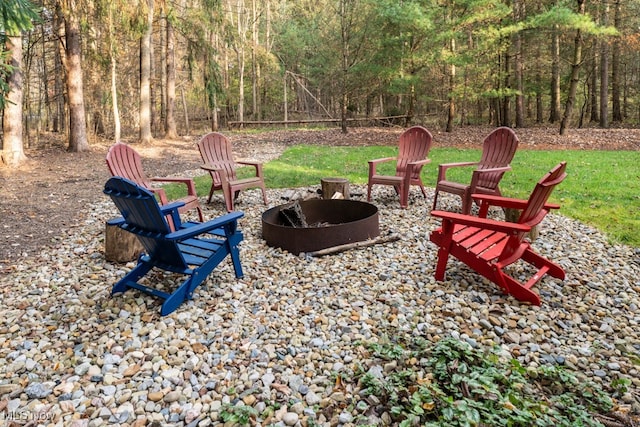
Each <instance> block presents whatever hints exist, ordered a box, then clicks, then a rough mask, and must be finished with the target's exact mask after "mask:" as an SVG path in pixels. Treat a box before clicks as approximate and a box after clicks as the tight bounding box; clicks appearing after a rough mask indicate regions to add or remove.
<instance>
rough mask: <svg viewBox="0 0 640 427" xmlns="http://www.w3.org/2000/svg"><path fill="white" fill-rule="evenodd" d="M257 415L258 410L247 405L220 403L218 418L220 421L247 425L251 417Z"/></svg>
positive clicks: (253, 417)
mask: <svg viewBox="0 0 640 427" xmlns="http://www.w3.org/2000/svg"><path fill="white" fill-rule="evenodd" d="M257 415H258V411H257V410H256V409H255V408H253V407H251V406H248V405H230V404H225V405H222V408H221V409H220V418H221V419H222V421H224V422H225V423H226V422H232V423H237V424H240V425H243V426H244V425H248V424H249V422H250V421H251V420H252V419H255V417H256V416H257Z"/></svg>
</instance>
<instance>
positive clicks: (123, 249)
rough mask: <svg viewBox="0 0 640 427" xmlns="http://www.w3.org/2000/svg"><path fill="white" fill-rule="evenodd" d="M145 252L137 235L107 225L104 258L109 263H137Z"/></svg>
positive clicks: (115, 226)
mask: <svg viewBox="0 0 640 427" xmlns="http://www.w3.org/2000/svg"><path fill="white" fill-rule="evenodd" d="M143 251H144V248H143V247H142V245H141V244H140V241H139V240H138V238H137V237H136V235H135V234H133V233H129V232H127V231H124V230H123V229H121V228H120V227H118V226H117V225H109V223H105V235H104V257H105V259H106V260H107V261H109V262H118V263H124V262H129V261H135V260H136V259H138V256H140V254H141V253H142V252H143Z"/></svg>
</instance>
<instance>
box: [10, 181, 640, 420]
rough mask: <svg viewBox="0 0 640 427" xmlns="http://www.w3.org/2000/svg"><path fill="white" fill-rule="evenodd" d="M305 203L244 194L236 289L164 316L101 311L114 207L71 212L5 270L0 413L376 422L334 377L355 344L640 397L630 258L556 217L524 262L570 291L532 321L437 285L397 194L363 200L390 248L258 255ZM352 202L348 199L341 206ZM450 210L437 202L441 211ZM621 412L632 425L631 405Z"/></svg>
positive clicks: (416, 214) (381, 416)
mask: <svg viewBox="0 0 640 427" xmlns="http://www.w3.org/2000/svg"><path fill="white" fill-rule="evenodd" d="M317 190H318V188H315V187H313V188H308V189H297V190H296V191H291V190H286V191H285V190H269V192H268V196H269V199H270V204H269V206H266V207H265V206H264V205H263V204H262V203H261V197H260V193H259V192H258V191H257V190H248V191H245V192H243V193H242V194H241V196H240V199H239V201H238V202H237V204H236V209H238V210H242V211H244V213H245V217H244V218H243V219H241V220H240V227H241V229H242V231H243V233H244V237H245V239H244V241H243V242H242V244H241V246H240V248H241V259H242V264H243V268H244V272H245V276H244V278H242V279H240V280H237V279H236V278H235V276H234V273H233V268H232V266H231V264H230V263H229V262H226V261H225V262H223V263H222V264H221V265H220V266H219V267H218V268H217V269H216V271H215V272H214V273H213V274H212V275H211V276H210V277H209V279H208V280H207V281H206V282H205V283H204V284H203V285H202V286H200V287H199V288H198V289H197V290H196V293H195V296H194V299H193V300H191V301H188V302H186V303H184V304H183V305H181V306H180V308H179V309H178V310H177V311H175V312H174V313H172V314H171V315H169V316H165V317H161V316H160V315H159V302H158V301H157V300H156V299H154V298H152V297H150V296H147V295H142V294H140V293H139V292H137V291H129V292H127V293H125V294H123V295H119V296H114V297H111V296H110V290H111V286H112V285H113V283H115V282H116V281H117V280H118V278H120V277H122V276H123V275H124V274H126V272H127V271H129V270H130V269H131V268H132V267H133V266H134V265H135V262H129V263H126V264H113V263H109V262H106V261H105V259H104V256H103V250H104V222H105V221H106V220H108V219H110V218H112V217H114V216H116V215H117V211H116V210H115V208H114V207H113V206H112V204H111V202H110V200H108V199H106V197H105V200H103V201H100V202H98V203H96V204H94V205H92V206H88V207H87V209H86V211H83V212H79V213H78V214H77V215H76V217H75V218H76V224H74V225H73V226H71V227H69V228H68V230H65V234H64V236H63V237H61V238H56V239H53V240H52V242H51V246H50V247H46V248H43V249H42V251H41V253H40V254H38V255H37V256H35V257H30V258H26V257H25V258H22V259H21V260H20V262H18V263H16V264H15V265H11V266H4V271H7V272H8V274H4V275H3V276H2V277H0V290H1V292H2V305H1V307H0V404H5V411H10V413H12V414H21V415H23V416H27V417H31V419H32V420H36V421H37V423H38V425H47V426H49V425H50V426H86V427H97V426H106V425H123V426H125V425H126V426H143V425H162V426H191V425H194V426H195V425H198V426H206V425H229V424H228V423H227V424H225V421H224V417H223V415H224V414H225V413H226V412H225V411H229V408H234V410H235V411H237V413H245V412H242V411H243V410H244V411H246V413H247V414H249V413H250V414H252V415H251V416H252V417H253V419H254V422H255V423H256V425H263V426H266V425H284V426H305V425H312V424H313V423H315V425H326V426H330V425H331V426H333V425H345V426H346V425H354V423H356V422H357V421H358V420H359V419H362V414H363V413H365V412H366V413H367V414H369V420H370V421H374V422H376V423H384V422H388V421H389V420H390V415H389V414H388V413H372V412H371V411H372V409H371V408H375V407H376V405H375V402H373V401H371V400H369V401H365V400H362V399H360V398H359V396H358V395H357V390H352V389H345V390H340V389H336V387H335V385H336V384H335V377H336V373H338V372H341V373H343V374H344V373H348V372H350V371H352V370H353V369H354V368H355V366H356V365H357V364H363V365H364V366H368V364H369V363H370V361H368V360H366V358H367V355H366V354H364V353H363V352H362V351H360V348H359V347H358V345H357V343H358V342H377V341H380V340H382V339H383V338H384V337H385V336H399V335H406V336H414V337H422V338H425V339H427V340H430V341H436V340H439V339H441V338H443V337H445V336H453V337H456V338H458V339H462V340H465V341H466V342H468V343H470V344H471V345H473V346H475V347H480V346H495V345H497V346H500V348H502V349H503V351H504V353H505V354H506V355H509V356H511V357H515V358H517V359H518V360H519V361H520V362H521V363H522V364H523V365H524V366H526V367H528V368H534V367H538V366H540V365H543V364H558V365H563V366H565V367H567V368H569V369H571V370H573V371H576V372H578V373H579V374H580V375H582V376H583V377H584V378H589V379H592V380H596V381H598V382H601V383H603V384H609V383H611V381H613V380H615V379H620V378H624V379H628V380H630V381H631V384H632V385H631V387H630V388H631V389H632V390H633V389H635V390H637V389H638V388H640V372H639V370H638V367H637V364H636V363H634V360H638V358H639V357H640V344H639V343H640V336H639V334H640V327H639V324H640V310H639V308H638V304H639V303H638V301H639V299H638V293H639V292H640V249H638V248H633V247H629V246H624V245H611V244H609V243H608V242H607V240H606V238H605V236H603V235H602V234H601V233H599V232H598V231H597V230H595V229H593V228H592V227H589V226H587V225H585V224H582V223H580V222H578V221H574V220H570V219H568V218H566V217H564V216H562V210H561V211H560V213H559V214H552V215H549V216H548V217H547V218H546V219H545V221H544V222H543V224H542V226H541V230H540V231H541V232H540V236H539V237H538V239H537V240H536V241H535V242H534V247H535V248H536V250H537V251H538V252H539V253H541V254H542V255H544V256H547V257H549V258H551V259H553V260H554V261H556V262H558V263H559V264H560V265H562V266H563V268H565V269H566V273H567V277H566V279H565V280H564V281H560V280H556V279H553V278H550V277H547V278H545V279H544V280H543V281H542V282H541V283H540V284H539V285H538V286H537V287H536V288H535V289H536V290H537V291H538V292H540V294H541V296H542V301H543V304H542V306H541V307H534V306H530V305H526V304H521V303H519V302H518V301H516V300H515V299H513V298H511V297H509V296H506V295H503V294H502V293H501V292H500V291H499V289H498V288H497V287H496V286H495V285H493V284H492V283H490V282H488V281H487V280H485V279H483V278H482V277H481V276H479V275H477V274H475V273H474V272H473V271H471V270H470V269H468V268H467V267H465V266H464V265H462V264H461V263H459V262H457V261H456V260H454V259H451V260H450V261H449V264H448V270H447V278H446V280H445V281H443V282H437V281H436V280H435V279H434V277H433V271H434V266H435V260H436V248H435V246H434V245H433V244H431V243H430V241H429V239H428V236H429V233H430V231H431V230H433V229H435V228H436V227H437V226H438V224H439V222H438V221H437V220H436V219H434V218H432V217H430V215H429V209H430V203H431V200H432V199H431V197H432V196H433V192H432V191H431V192H430V193H429V197H427V198H426V199H424V198H423V197H422V196H421V195H420V193H419V192H418V191H413V190H412V192H411V197H410V205H409V208H408V209H400V208H399V203H398V199H397V196H396V195H395V194H394V193H393V190H392V189H390V188H384V187H380V188H376V187H374V193H373V201H372V202H373V203H374V204H375V205H376V206H377V207H378V208H379V214H380V229H381V234H382V235H387V234H391V233H398V234H399V235H400V236H401V239H400V240H399V241H396V242H393V243H386V244H379V245H374V246H369V247H366V248H363V249H357V250H351V251H347V252H343V253H340V254H336V255H331V256H324V257H315V258H314V257H299V256H298V255H297V254H289V253H287V252H285V251H282V250H280V249H276V248H271V247H269V246H267V245H266V244H265V242H264V241H263V240H262V238H261V214H262V212H263V211H264V210H266V209H267V208H269V207H272V206H276V205H279V204H282V203H285V202H286V200H285V199H284V198H283V197H291V196H292V195H295V194H297V195H300V196H302V197H306V196H309V195H312V194H316V193H317ZM365 194H366V188H364V187H363V186H357V185H352V186H351V195H352V198H354V199H360V200H363V199H364V195H365ZM202 204H203V206H204V207H205V212H206V216H207V217H208V218H214V217H216V216H219V215H222V214H223V213H224V205H223V202H222V198H221V196H220V195H219V194H218V195H217V197H214V199H213V202H212V203H211V204H209V205H207V204H206V203H205V200H204V199H203V200H202ZM458 205H459V200H456V199H455V198H453V197H450V198H447V197H446V196H443V197H442V206H441V208H444V209H452V210H453V209H456V208H457V206H458ZM492 214H493V215H500V213H495V212H494V213H492ZM514 270H515V271H516V274H517V275H519V276H523V277H524V276H526V275H527V274H528V273H529V271H528V269H527V267H526V266H523V265H516V266H515V267H514ZM146 280H148V281H149V282H153V283H162V284H163V285H164V286H166V287H171V286H172V285H173V284H175V283H179V280H180V278H179V277H174V276H172V275H171V274H167V273H162V272H153V273H151V274H150V275H149V276H148V277H147V279H146ZM380 370H381V371H380V374H381V375H382V373H383V372H385V371H388V370H393V366H391V365H388V366H381V367H380ZM350 403H353V405H350ZM621 404H623V405H627V406H628V407H629V408H631V410H636V411H637V410H638V406H639V405H638V395H637V394H634V393H627V394H625V396H624V398H623V401H622V402H621Z"/></svg>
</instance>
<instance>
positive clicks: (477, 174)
mask: <svg viewBox="0 0 640 427" xmlns="http://www.w3.org/2000/svg"><path fill="white" fill-rule="evenodd" d="M510 170H511V166H508V165H507V166H502V167H498V168H488V169H476V170H474V171H473V174H472V175H471V184H470V188H471V192H474V191H475V189H476V187H477V186H478V182H479V181H480V179H481V178H482V175H485V174H495V173H500V174H501V176H502V174H504V173H505V172H508V171H510Z"/></svg>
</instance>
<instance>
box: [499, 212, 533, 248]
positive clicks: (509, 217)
mask: <svg viewBox="0 0 640 427" xmlns="http://www.w3.org/2000/svg"><path fill="white" fill-rule="evenodd" d="M521 213H522V211H521V210H520V209H514V208H504V219H505V220H506V221H509V222H518V218H520V214H521ZM539 227H540V224H538V225H535V226H534V227H533V228H532V229H531V231H529V240H530V241H532V242H534V241H535V240H536V239H537V238H538V236H539V235H540V229H539Z"/></svg>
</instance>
